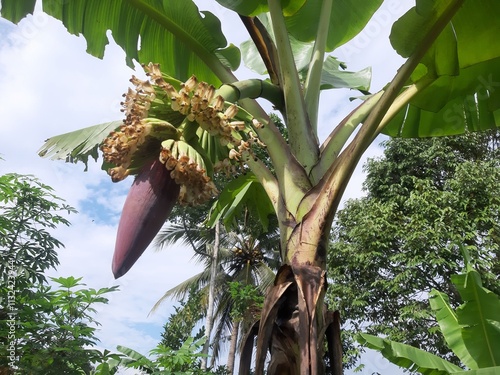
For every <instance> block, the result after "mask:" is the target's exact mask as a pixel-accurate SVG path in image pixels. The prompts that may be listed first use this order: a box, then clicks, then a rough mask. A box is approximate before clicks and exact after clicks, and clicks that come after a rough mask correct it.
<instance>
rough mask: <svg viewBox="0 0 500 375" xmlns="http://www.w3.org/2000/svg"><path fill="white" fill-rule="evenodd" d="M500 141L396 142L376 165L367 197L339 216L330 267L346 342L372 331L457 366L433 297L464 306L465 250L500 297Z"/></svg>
mask: <svg viewBox="0 0 500 375" xmlns="http://www.w3.org/2000/svg"><path fill="white" fill-rule="evenodd" d="M499 140H500V134H499V133H498V132H496V131H495V132H487V133H468V134H465V135H462V136H458V137H443V138H433V139H425V140H417V139H392V140H389V141H386V142H384V147H385V149H384V156H383V157H381V158H379V159H372V160H369V161H368V162H367V164H366V165H365V171H366V173H367V178H366V181H365V192H366V196H365V197H363V198H360V199H356V200H350V201H348V202H347V203H346V205H345V208H344V209H343V210H341V211H339V213H338V216H337V221H336V223H335V225H334V228H333V232H332V233H333V234H332V244H331V257H330V260H329V266H328V271H329V277H330V278H331V279H332V283H331V285H330V288H329V290H328V295H329V299H330V300H331V301H332V302H333V304H334V306H335V307H336V308H337V309H339V310H340V312H341V315H342V316H343V317H345V321H346V327H345V329H344V334H345V336H346V341H347V342H349V341H352V334H355V333H356V332H359V331H360V330H365V331H367V332H370V333H374V334H383V335H386V336H387V338H388V339H391V340H394V341H399V342H403V343H406V344H409V345H412V346H414V347H418V348H422V349H425V350H428V351H430V352H434V353H435V354H439V355H441V356H443V357H448V358H449V359H450V360H455V361H457V359H456V358H455V359H453V358H451V357H450V356H452V355H453V353H452V352H451V351H450V349H449V347H448V346H447V345H446V344H445V343H444V342H443V338H442V336H439V335H436V334H434V331H435V329H434V327H435V326H436V322H435V319H434V318H433V314H432V313H431V308H430V306H429V303H428V301H427V298H426V296H427V295H428V293H429V292H430V291H431V290H432V289H439V290H441V291H443V292H444V293H446V294H447V295H449V296H450V303H451V304H452V306H454V307H456V306H457V305H458V303H459V302H460V300H459V295H458V293H457V290H456V288H455V286H454V285H453V284H452V283H451V282H450V278H451V275H454V274H456V273H458V272H459V271H460V270H461V268H462V266H463V262H462V256H461V253H460V250H459V247H458V245H462V244H463V245H465V246H467V249H468V251H469V252H470V253H471V254H473V255H472V256H473V257H474V259H476V261H475V266H476V267H477V269H478V270H480V272H481V273H482V274H483V279H484V283H485V285H486V287H488V288H490V289H491V290H493V291H495V292H496V293H498V292H500V286H499V285H498V281H497V275H498V270H499V267H500V261H499V255H500V252H499V251H500V248H499V245H500V242H499V237H498V233H499V232H498V231H499V229H500V228H499V226H498V222H499V220H500V199H499V196H500V195H499V194H500V186H499V185H498V179H499V178H500V164H499V160H500V159H499V158H498V156H499V153H500V150H499V148H498V145H499ZM349 337H350V338H349ZM350 349H353V348H352V347H351V348H350Z"/></svg>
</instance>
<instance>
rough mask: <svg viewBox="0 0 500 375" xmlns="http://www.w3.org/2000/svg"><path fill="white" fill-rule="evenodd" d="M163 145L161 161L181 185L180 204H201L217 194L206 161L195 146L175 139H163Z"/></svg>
mask: <svg viewBox="0 0 500 375" xmlns="http://www.w3.org/2000/svg"><path fill="white" fill-rule="evenodd" d="M161 147H162V149H161V152H160V161H161V162H162V163H163V164H165V168H167V170H169V171H171V172H170V176H171V177H172V178H173V179H174V180H175V182H176V183H177V184H178V185H180V186H181V189H180V193H179V198H178V201H179V203H180V204H184V205H186V204H188V205H199V204H201V203H204V202H206V201H207V200H208V199H210V198H212V197H213V196H215V195H216V194H217V188H216V187H215V184H214V183H213V181H212V180H211V179H210V177H208V176H207V173H206V166H205V161H204V160H203V157H202V156H201V155H200V153H199V152H198V151H196V150H195V149H194V147H192V146H190V145H189V144H188V143H186V142H184V141H182V140H174V139H168V140H166V141H163V142H162V144H161Z"/></svg>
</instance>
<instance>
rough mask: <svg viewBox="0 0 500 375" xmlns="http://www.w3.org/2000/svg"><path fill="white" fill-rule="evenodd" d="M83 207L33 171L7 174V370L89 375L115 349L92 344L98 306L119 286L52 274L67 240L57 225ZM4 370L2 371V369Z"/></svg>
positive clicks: (0, 263)
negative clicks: (86, 284)
mask: <svg viewBox="0 0 500 375" xmlns="http://www.w3.org/2000/svg"><path fill="white" fill-rule="evenodd" d="M63 212H67V213H71V212H76V211H75V210H74V209H73V208H72V207H70V206H68V205H67V204H65V203H64V201H63V200H61V199H60V198H58V197H57V196H56V195H55V194H54V192H53V190H52V189H51V188H50V187H49V186H47V185H44V184H43V183H41V182H40V181H39V180H38V179H37V178H35V177H33V176H24V175H18V174H6V175H3V176H0V222H1V225H0V231H1V233H2V235H1V236H0V251H1V253H2V258H1V260H0V269H1V271H2V272H1V277H2V279H1V283H0V339H1V341H2V347H1V349H0V369H1V370H2V371H6V373H16V374H33V373H36V374H40V373H43V374H81V373H85V374H90V372H91V371H92V368H93V364H94V363H99V362H105V361H107V357H108V355H109V353H108V352H104V353H101V352H100V351H98V350H94V349H92V346H93V345H95V343H96V341H97V338H96V336H95V330H96V325H98V322H97V321H96V320H95V318H94V316H93V315H94V314H93V313H95V305H96V304H100V303H107V301H108V300H107V298H105V297H104V295H105V294H107V293H109V292H111V291H114V290H115V289H116V288H115V287H112V288H102V289H99V290H95V289H86V288H82V287H83V286H84V284H82V283H81V282H80V281H81V279H75V278H74V277H68V278H63V277H59V278H52V280H51V281H52V284H53V286H51V285H49V281H48V280H47V279H46V277H45V275H44V272H45V271H46V270H48V269H50V268H53V267H55V265H57V264H58V258H57V250H56V249H57V248H60V247H62V246H63V244H62V243H61V242H60V241H59V240H57V239H56V238H55V237H53V236H52V234H51V233H50V230H52V229H55V228H56V227H57V226H58V225H60V224H63V225H69V221H68V220H67V219H66V218H65V217H64V216H62V213H63ZM2 373H3V372H2Z"/></svg>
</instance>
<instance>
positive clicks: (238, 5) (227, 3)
mask: <svg viewBox="0 0 500 375" xmlns="http://www.w3.org/2000/svg"><path fill="white" fill-rule="evenodd" d="M305 1H306V0H284V1H281V5H282V7H283V14H285V15H292V14H294V13H295V12H296V11H297V10H298V9H300V7H302V5H304V3H305ZM217 2H218V3H219V4H220V5H222V6H223V7H226V8H228V9H231V10H233V11H235V12H236V13H238V14H242V15H245V16H257V15H259V14H261V13H264V12H267V11H269V7H268V6H267V0H252V1H248V0H217Z"/></svg>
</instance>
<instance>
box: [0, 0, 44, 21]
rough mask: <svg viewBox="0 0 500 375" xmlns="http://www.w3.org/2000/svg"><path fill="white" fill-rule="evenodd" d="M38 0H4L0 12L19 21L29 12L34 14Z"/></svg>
mask: <svg viewBox="0 0 500 375" xmlns="http://www.w3.org/2000/svg"><path fill="white" fill-rule="evenodd" d="M35 3H36V0H24V1H19V0H2V8H1V9H0V14H1V15H2V17H3V18H6V19H8V20H10V21H12V22H14V23H16V24H17V23H18V22H19V21H21V19H23V18H24V17H25V16H26V15H27V14H33V11H34V10H35Z"/></svg>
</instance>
